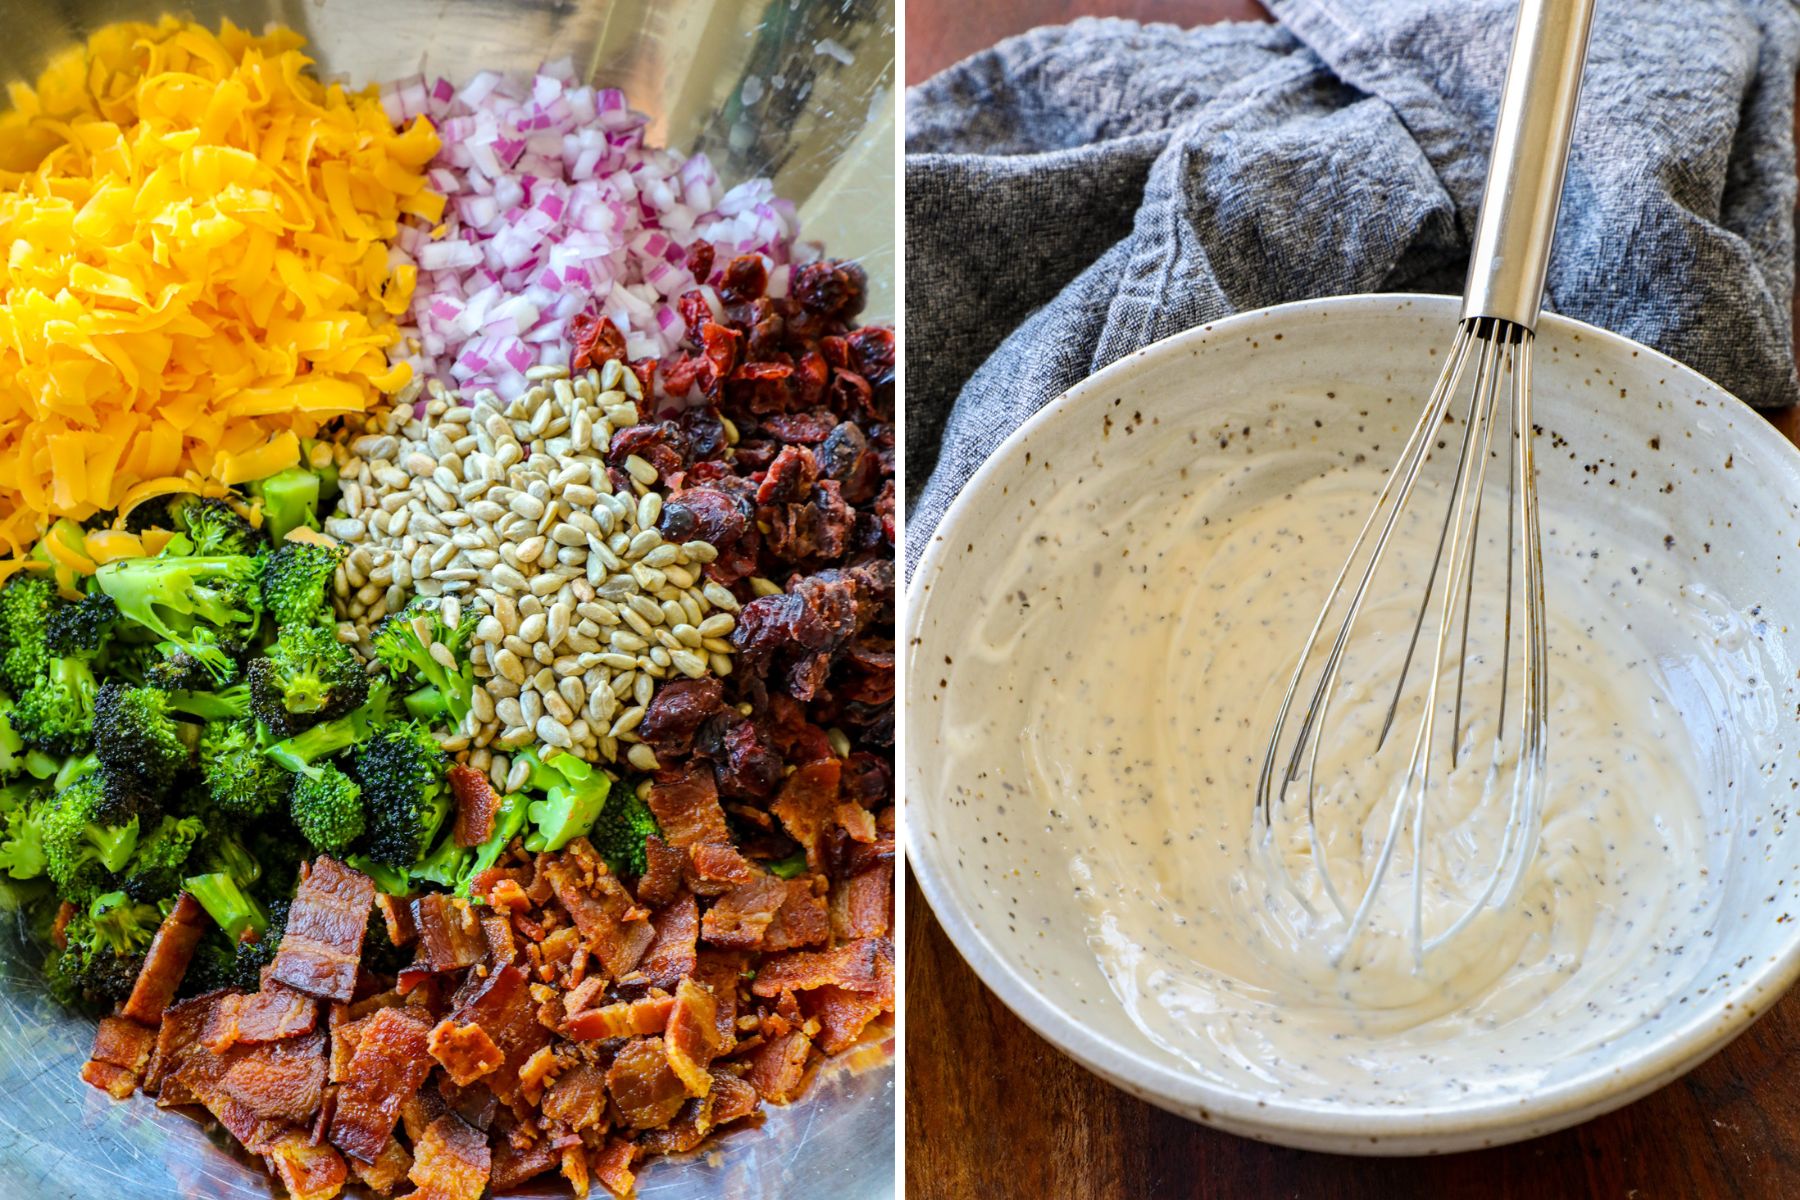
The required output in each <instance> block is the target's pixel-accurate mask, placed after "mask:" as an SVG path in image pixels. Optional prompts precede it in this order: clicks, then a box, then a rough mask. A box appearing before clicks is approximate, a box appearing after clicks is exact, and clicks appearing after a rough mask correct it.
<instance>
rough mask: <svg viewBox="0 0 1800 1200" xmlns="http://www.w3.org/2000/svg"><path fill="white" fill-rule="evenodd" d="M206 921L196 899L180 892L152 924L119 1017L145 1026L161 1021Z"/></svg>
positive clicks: (203, 911)
mask: <svg viewBox="0 0 1800 1200" xmlns="http://www.w3.org/2000/svg"><path fill="white" fill-rule="evenodd" d="M208 924H209V921H208V918H207V916H206V910H205V909H203V908H201V907H200V902H199V901H198V900H195V899H194V898H193V897H192V896H190V895H188V894H187V893H186V892H183V893H181V899H179V900H177V901H176V902H175V907H174V908H172V909H170V910H169V915H168V916H166V917H164V918H163V921H162V924H161V925H158V926H157V927H156V936H155V937H154V938H152V939H151V940H150V950H149V952H148V953H147V954H146V955H145V956H144V965H143V967H142V968H141V969H140V970H139V971H138V977H137V982H136V983H134V984H133V985H132V987H131V996H130V998H129V999H127V1000H126V1001H125V1005H124V1007H123V1008H121V1009H120V1010H119V1011H120V1013H121V1014H122V1015H123V1016H127V1017H130V1018H131V1019H132V1020H134V1021H142V1022H143V1023H144V1024H146V1025H154V1024H156V1023H157V1022H158V1021H160V1020H162V1015H163V1010H164V1009H166V1008H168V1007H169V1002H170V1001H172V1000H174V999H175V989H176V988H178V987H180V986H181V977H182V976H183V975H185V974H187V969H188V963H189V962H190V961H191V960H192V959H193V957H194V947H196V946H198V945H199V944H200V938H201V936H202V935H203V934H205V932H206V928H207V925H208Z"/></svg>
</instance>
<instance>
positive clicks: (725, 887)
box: [686, 845, 756, 896]
mask: <svg viewBox="0 0 1800 1200" xmlns="http://www.w3.org/2000/svg"><path fill="white" fill-rule="evenodd" d="M688 867H689V870H688V874H687V880H686V882H687V885H688V888H689V890H691V891H692V892H693V893H694V894H695V895H696V896H718V895H722V894H724V893H725V892H728V891H730V890H731V889H732V888H734V887H736V886H738V885H739V884H742V883H748V882H750V881H751V880H752V879H755V878H756V872H755V871H754V870H753V869H752V868H751V866H750V861H749V860H748V859H746V858H745V857H744V856H743V855H742V854H739V853H738V849H737V847H736V846H723V845H719V846H695V847H694V848H693V849H691V850H689V851H688Z"/></svg>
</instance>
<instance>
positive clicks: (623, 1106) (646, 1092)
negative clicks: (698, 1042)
mask: <svg viewBox="0 0 1800 1200" xmlns="http://www.w3.org/2000/svg"><path fill="white" fill-rule="evenodd" d="M606 1090H607V1091H609V1092H611V1093H612V1098H613V1103H614V1104H617V1105H618V1106H619V1113H620V1115H621V1116H623V1117H624V1118H625V1121H626V1124H628V1125H630V1126H631V1127H632V1128H633V1129H654V1128H656V1127H657V1126H658V1125H662V1124H665V1123H666V1122H668V1121H670V1120H672V1119H673V1118H674V1116H675V1114H676V1113H677V1112H679V1111H681V1106H682V1105H683V1104H685V1103H687V1098H688V1091H687V1088H686V1087H685V1086H684V1085H683V1084H682V1082H681V1079H680V1077H679V1076H677V1075H676V1074H675V1072H674V1070H673V1069H672V1068H671V1067H670V1066H669V1058H668V1054H667V1052H666V1051H665V1050H664V1049H663V1040H662V1039H661V1038H659V1037H647V1038H634V1039H632V1040H631V1041H629V1042H627V1043H625V1045H624V1047H623V1048H622V1049H621V1050H620V1051H619V1053H618V1055H617V1056H616V1057H614V1059H613V1063H612V1066H611V1067H610V1068H609V1069H608V1070H607V1072H606Z"/></svg>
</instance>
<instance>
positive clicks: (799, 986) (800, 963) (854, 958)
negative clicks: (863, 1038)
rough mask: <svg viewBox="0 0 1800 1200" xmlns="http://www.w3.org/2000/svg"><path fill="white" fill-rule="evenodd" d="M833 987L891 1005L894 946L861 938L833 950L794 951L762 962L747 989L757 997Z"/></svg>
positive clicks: (874, 939)
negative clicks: (871, 997) (873, 996)
mask: <svg viewBox="0 0 1800 1200" xmlns="http://www.w3.org/2000/svg"><path fill="white" fill-rule="evenodd" d="M827 984H833V985H836V986H837V987H841V988H844V989H846V990H848V991H852V992H866V993H874V994H875V995H878V996H883V997H885V998H886V1000H887V1007H890V1008H891V1007H892V1006H893V996H894V943H893V942H891V941H889V940H888V939H887V938H861V939H859V940H857V941H854V942H849V943H846V944H845V945H842V946H839V947H837V948H836V949H834V950H795V951H791V952H790V953H787V954H782V955H777V956H776V957H774V958H770V959H765V960H764V962H763V964H762V967H761V968H760V969H759V970H758V971H757V973H756V982H755V983H753V984H752V985H751V987H750V990H751V991H753V992H755V993H756V994H757V995H758V996H764V997H770V998H773V997H776V996H779V995H781V993H783V992H798V991H804V990H806V989H808V988H818V987H824V986H826V985H827Z"/></svg>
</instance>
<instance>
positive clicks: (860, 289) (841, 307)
mask: <svg viewBox="0 0 1800 1200" xmlns="http://www.w3.org/2000/svg"><path fill="white" fill-rule="evenodd" d="M868 287H869V277H868V275H867V274H866V273H865V272H864V271H863V269H862V267H860V266H858V265H857V264H856V263H853V262H839V261H836V260H833V259H824V260H822V261H820V262H815V263H807V264H806V265H805V266H803V267H799V268H797V269H795V271H794V278H793V283H792V285H791V286H790V288H789V291H790V292H791V293H792V294H793V297H794V299H796V300H798V301H799V302H800V305H801V307H802V308H805V309H807V310H808V311H809V312H814V313H817V314H819V315H820V316H823V317H831V318H835V319H837V320H841V321H848V320H849V319H850V318H852V317H854V316H855V315H856V314H857V313H859V312H861V311H862V307H863V300H864V297H865V295H866V293H867V292H868Z"/></svg>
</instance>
